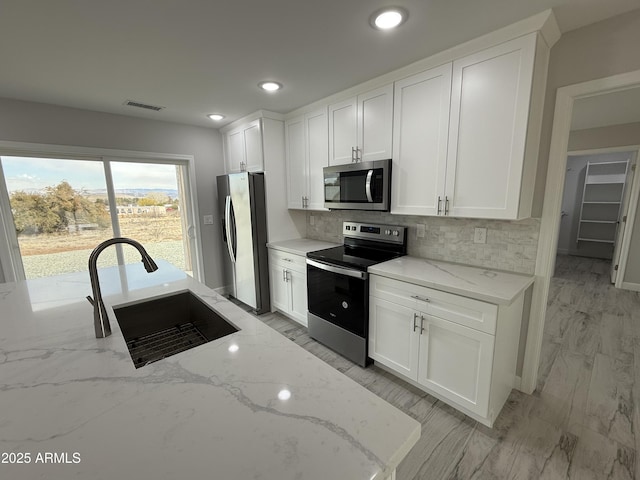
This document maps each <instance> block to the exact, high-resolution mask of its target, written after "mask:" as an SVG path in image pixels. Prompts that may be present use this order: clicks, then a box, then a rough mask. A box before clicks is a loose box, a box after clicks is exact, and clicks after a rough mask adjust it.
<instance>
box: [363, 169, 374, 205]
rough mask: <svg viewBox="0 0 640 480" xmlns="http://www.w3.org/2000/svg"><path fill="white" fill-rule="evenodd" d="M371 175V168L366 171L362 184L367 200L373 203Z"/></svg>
mask: <svg viewBox="0 0 640 480" xmlns="http://www.w3.org/2000/svg"><path fill="white" fill-rule="evenodd" d="M371 177H373V170H369V171H368V172H367V180H366V181H365V184H364V191H365V193H366V194H367V201H368V202H369V203H373V195H371Z"/></svg>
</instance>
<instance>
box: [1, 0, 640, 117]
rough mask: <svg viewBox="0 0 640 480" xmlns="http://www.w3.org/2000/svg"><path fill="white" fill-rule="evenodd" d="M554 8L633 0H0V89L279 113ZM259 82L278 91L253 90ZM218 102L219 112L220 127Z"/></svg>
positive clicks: (175, 109)
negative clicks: (388, 28) (373, 22)
mask: <svg viewBox="0 0 640 480" xmlns="http://www.w3.org/2000/svg"><path fill="white" fill-rule="evenodd" d="M386 5H395V6H402V7H404V8H406V9H407V10H408V11H409V19H408V21H407V22H406V23H405V24H404V25H403V26H402V27H401V28H399V29H398V30H397V31H395V32H380V31H376V30H374V29H372V28H371V27H370V26H369V24H368V20H369V16H370V15H371V13H372V12H373V11H375V10H376V9H378V8H379V7H383V6H386ZM551 7H553V8H554V11H555V13H556V17H557V19H558V23H559V25H560V28H561V30H562V31H563V32H566V31H568V30H572V29H575V28H578V27H581V26H584V25H588V24H590V23H593V22H596V21H599V20H602V19H604V18H608V17H611V16H614V15H617V14H620V13H624V12H627V11H630V10H632V9H635V8H638V0H607V1H602V0H536V1H531V0H482V1H479V0H392V1H388V0H387V1H385V0H346V1H345V0H314V1H311V0H106V1H105V0H56V1H51V0H2V6H1V9H0V68H1V72H2V73H1V74H0V97H7V98H14V99H21V100H30V101H36V102H44V103H51V104H56V105H65V106H71V107H77V108H83V109H89V110H96V111H102V112H110V113H116V114H123V115H131V116H139V117H145V118H153V119H158V120H166V121H173V122H179V123H185V124H191V125H201V126H207V127H211V128H218V127H219V126H220V125H223V124H225V123H228V122H230V121H233V120H235V119H237V118H239V117H242V116H244V115H246V114H249V113H252V112H254V111H256V110H258V109H266V110H272V111H275V112H281V113H286V112H288V111H291V110H293V109H295V108H298V107H301V106H303V105H306V104H308V103H311V102H313V101H315V100H319V99H321V98H324V97H326V96H328V95H330V94H333V93H336V92H339V91H341V90H344V89H346V88H348V87H351V86H353V85H357V84H358V83H361V82H363V81H365V80H368V79H370V78H373V77H376V76H378V75H381V74H383V73H386V72H389V71H391V70H394V69H396V68H399V67H401V66H404V65H407V64H409V63H411V62H413V61H416V60H419V59H421V58H425V57H427V56H429V55H432V54H434V53H436V52H439V51H442V50H444V49H446V48H449V47H452V46H454V45H457V44H459V43H462V42H464V41H467V40H470V39H472V38H475V37H477V36H480V35H482V34H485V33H488V32H490V31H493V30H496V29H498V28H500V27H503V26H506V25H509V24H511V23H514V22H515V21H518V20H521V19H523V18H526V17H528V16H531V15H533V14H535V13H538V12H541V11H543V10H545V9H547V8H551ZM266 79H270V80H275V81H278V82H281V83H282V84H284V89H283V90H282V91H280V92H278V93H275V94H268V93H266V92H262V91H259V90H258V88H257V84H258V82H260V81H262V80H266ZM126 100H135V101H138V102H143V103H149V104H152V105H159V106H163V107H166V108H165V109H164V110H162V111H160V112H151V111H146V110H140V109H136V108H133V107H127V106H124V105H123V103H124V102H125V101H126ZM214 112H219V113H222V114H224V115H226V118H225V119H224V120H223V121H222V122H220V123H218V124H214V123H213V122H212V121H211V120H209V119H207V118H206V114H208V113H214Z"/></svg>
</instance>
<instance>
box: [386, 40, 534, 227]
mask: <svg viewBox="0 0 640 480" xmlns="http://www.w3.org/2000/svg"><path fill="white" fill-rule="evenodd" d="M536 36H537V35H536V34H535V33H533V34H529V35H526V36H524V37H520V38H517V39H515V40H512V41H509V42H505V43H502V44H500V45H498V46H496V47H492V48H488V49H486V50H482V51H480V52H478V53H475V54H473V55H469V56H467V57H463V58H460V59H458V60H455V61H454V62H453V63H448V64H445V65H443V66H441V67H437V68H434V69H431V70H428V71H426V72H422V73H419V74H417V75H414V76H412V77H409V78H406V79H403V80H400V81H397V82H396V84H395V104H394V127H393V135H394V140H393V144H394V151H393V157H392V158H393V172H392V175H391V177H392V196H393V198H392V202H391V212H392V213H398V214H407V215H447V216H452V217H469V218H496V219H512V220H515V219H519V218H524V217H528V216H529V215H530V214H531V201H532V186H533V184H534V178H533V177H534V175H535V162H536V161H537V152H535V153H534V149H531V146H529V148H530V149H531V151H530V152H529V155H527V151H526V150H525V147H526V146H527V141H530V143H531V144H537V142H538V138H537V137H536V135H532V136H531V138H530V139H528V138H527V135H528V134H529V133H530V131H531V132H533V131H535V128H536V127H535V126H533V127H532V125H538V126H539V120H541V117H537V118H533V120H530V109H529V107H530V103H531V97H532V92H533V90H534V88H533V87H534V85H533V71H534V62H535V60H536V58H535V57H536ZM541 61H543V60H541ZM538 100H539V101H542V96H540V98H539V99H538ZM538 131H539V130H538Z"/></svg>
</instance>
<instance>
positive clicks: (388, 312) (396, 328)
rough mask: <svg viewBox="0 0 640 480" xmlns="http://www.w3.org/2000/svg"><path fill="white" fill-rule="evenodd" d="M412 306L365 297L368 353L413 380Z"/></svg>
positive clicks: (415, 364)
mask: <svg viewBox="0 0 640 480" xmlns="http://www.w3.org/2000/svg"><path fill="white" fill-rule="evenodd" d="M414 313H415V310H413V309H411V308H407V307H404V306H402V305H397V304H395V303H391V302H387V301H386V300H382V299H380V298H376V297H369V356H370V357H371V358H373V359H374V360H375V361H377V362H380V363H381V364H383V365H385V366H386V367H387V368H390V369H391V370H394V371H396V372H398V373H400V374H402V375H404V376H405V377H409V378H410V379H412V380H417V376H418V375H417V374H418V348H419V335H418V333H416V332H414Z"/></svg>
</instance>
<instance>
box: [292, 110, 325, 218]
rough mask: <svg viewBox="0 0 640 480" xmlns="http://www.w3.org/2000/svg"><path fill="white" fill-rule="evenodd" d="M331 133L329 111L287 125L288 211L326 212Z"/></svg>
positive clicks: (311, 114)
mask: <svg viewBox="0 0 640 480" xmlns="http://www.w3.org/2000/svg"><path fill="white" fill-rule="evenodd" d="M328 133H329V132H328V123H327V108H326V107H324V108H320V109H318V110H315V111H313V112H310V113H307V114H305V115H301V116H299V117H295V118H292V119H289V120H287V121H286V122H285V146H286V147H285V149H286V150H285V151H286V165H287V205H288V208H293V209H298V208H309V209H313V210H323V209H324V181H323V175H322V169H323V168H324V167H326V166H327V165H328V158H329V152H328V149H329V140H328Z"/></svg>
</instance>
